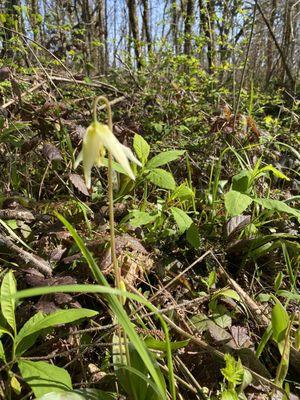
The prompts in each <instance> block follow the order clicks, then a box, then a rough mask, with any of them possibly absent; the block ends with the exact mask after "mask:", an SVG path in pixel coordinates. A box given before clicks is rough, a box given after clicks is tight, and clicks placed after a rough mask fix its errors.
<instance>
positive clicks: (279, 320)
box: [271, 299, 290, 344]
mask: <svg viewBox="0 0 300 400" xmlns="http://www.w3.org/2000/svg"><path fill="white" fill-rule="evenodd" d="M275 303H276V304H275V306H274V307H273V310H272V314H271V321H272V329H273V339H274V340H275V342H276V343H278V344H279V343H281V342H282V341H283V340H284V338H285V332H286V330H287V328H288V325H289V321H290V319H289V316H288V313H287V311H286V309H285V308H284V307H283V305H282V304H281V303H280V301H279V300H277V299H275Z"/></svg>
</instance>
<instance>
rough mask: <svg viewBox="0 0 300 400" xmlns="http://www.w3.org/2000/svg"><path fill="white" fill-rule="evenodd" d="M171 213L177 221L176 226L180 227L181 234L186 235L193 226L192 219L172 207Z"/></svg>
mask: <svg viewBox="0 0 300 400" xmlns="http://www.w3.org/2000/svg"><path fill="white" fill-rule="evenodd" d="M171 213H172V215H173V217H174V219H175V221H176V224H177V225H178V228H179V233H180V234H182V233H184V232H185V231H186V230H187V229H189V227H190V226H191V225H192V223H193V220H192V218H191V217H190V216H189V215H187V213H186V212H185V211H183V210H181V209H180V208H177V207H171Z"/></svg>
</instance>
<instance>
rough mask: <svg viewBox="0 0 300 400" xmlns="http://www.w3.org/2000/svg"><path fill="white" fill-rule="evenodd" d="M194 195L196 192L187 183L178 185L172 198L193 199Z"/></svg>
mask: <svg viewBox="0 0 300 400" xmlns="http://www.w3.org/2000/svg"><path fill="white" fill-rule="evenodd" d="M194 197H195V193H194V192H193V190H192V189H191V188H189V187H188V186H187V185H186V184H185V183H183V184H181V185H180V186H178V187H177V188H176V189H175V190H174V192H173V194H172V199H174V200H176V199H178V200H180V201H185V200H191V199H192V198H194Z"/></svg>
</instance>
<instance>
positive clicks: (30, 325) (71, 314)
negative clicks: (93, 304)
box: [15, 308, 98, 355]
mask: <svg viewBox="0 0 300 400" xmlns="http://www.w3.org/2000/svg"><path fill="white" fill-rule="evenodd" d="M97 314H98V313H97V311H93V310H88V309H86V308H72V309H70V310H58V311H56V312H54V313H52V314H49V315H44V314H43V313H41V312H39V313H37V314H36V315H34V316H33V317H31V318H30V319H29V320H28V321H27V322H26V323H25V324H24V325H23V327H22V328H21V330H20V332H19V333H18V335H17V337H16V340H15V346H16V348H17V355H20V354H22V353H23V352H24V351H26V350H27V349H28V348H29V347H30V346H32V344H33V343H34V341H35V340H36V338H37V335H36V334H38V333H40V332H41V331H42V330H43V329H46V328H50V327H54V326H57V325H60V324H68V323H70V322H74V321H78V320H79V319H82V318H91V317H94V316H95V315H97ZM25 338H27V339H29V340H27V341H26V343H23V342H24V339H25Z"/></svg>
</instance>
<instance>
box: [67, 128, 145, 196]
mask: <svg viewBox="0 0 300 400" xmlns="http://www.w3.org/2000/svg"><path fill="white" fill-rule="evenodd" d="M106 149H107V150H108V151H109V152H110V153H111V154H112V156H113V157H114V158H115V160H116V161H117V162H118V163H119V164H120V165H121V166H122V168H123V169H124V171H125V172H126V174H127V175H128V176H129V177H130V178H131V179H133V180H134V179H135V176H134V173H133V172H132V169H131V167H130V164H129V161H128V160H130V161H133V162H134V163H135V164H137V165H139V166H140V167H141V166H142V164H141V163H140V162H139V160H138V159H137V158H136V157H135V156H134V154H133V153H132V151H131V150H130V149H129V148H128V147H126V146H124V145H123V144H122V143H120V142H119V141H118V139H117V138H116V137H115V135H114V134H113V133H112V131H111V130H110V128H109V127H108V125H104V124H100V123H99V122H97V121H94V122H92V123H91V125H90V126H89V127H88V128H87V130H86V133H85V135H84V138H83V144H82V150H81V152H80V153H79V155H78V157H77V159H76V161H75V165H74V167H75V168H77V166H78V164H79V163H80V162H81V161H82V162H83V171H84V178H85V183H86V186H87V188H88V189H90V187H91V170H92V167H93V165H96V166H98V167H100V166H102V165H103V158H104V156H105V150H106Z"/></svg>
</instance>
